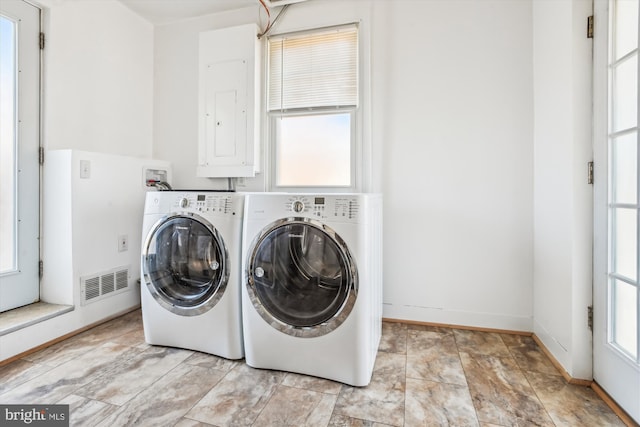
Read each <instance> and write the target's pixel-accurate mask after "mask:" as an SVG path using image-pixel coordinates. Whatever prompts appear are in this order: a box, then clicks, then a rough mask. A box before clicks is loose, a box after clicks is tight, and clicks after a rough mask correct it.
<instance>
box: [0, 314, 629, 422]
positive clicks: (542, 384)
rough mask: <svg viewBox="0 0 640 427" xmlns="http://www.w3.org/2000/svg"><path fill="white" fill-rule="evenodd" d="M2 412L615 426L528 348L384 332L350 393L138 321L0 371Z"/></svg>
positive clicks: (513, 341)
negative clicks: (159, 340) (31, 407)
mask: <svg viewBox="0 0 640 427" xmlns="http://www.w3.org/2000/svg"><path fill="white" fill-rule="evenodd" d="M0 403H27V404H28V403H33V404H39V403H45V404H46V403H62V404H69V405H70V410H71V425H73V426H92V427H93V426H105V427H113V426H130V425H131V426H133V425H135V426H177V427H195V426H220V427H222V426H296V427H297V426H447V425H448V426H481V427H492V426H554V425H555V426H621V425H624V424H623V423H622V422H621V421H620V419H619V418H617V417H616V415H615V414H614V413H613V412H612V411H611V410H610V409H609V407H608V406H607V405H606V404H605V403H604V402H603V401H602V400H601V399H600V398H598V396H597V395H596V394H595V393H594V392H593V391H592V390H591V389H590V388H586V387H581V386H573V385H569V384H567V383H566V382H565V381H564V380H563V378H562V376H560V374H559V373H558V372H557V371H556V369H555V368H554V366H553V365H552V364H551V363H550V362H549V360H548V359H547V358H546V356H545V355H544V354H543V353H542V352H541V351H540V349H539V348H538V347H537V345H536V344H535V342H534V341H533V340H532V339H531V338H529V337H523V336H516V335H506V334H497V333H486V332H476V331H467V330H458V329H447V328H437V327H428V326H414V325H406V324H401V323H386V322H385V323H384V324H383V337H382V342H381V344H380V350H379V352H378V357H377V360H376V365H375V370H374V374H373V379H372V381H371V384H370V385H369V386H367V387H364V388H355V387H350V386H346V385H343V384H339V383H335V382H332V381H328V380H323V379H319V378H312V377H307V376H304V375H297V374H291V373H286V372H276V371H267V370H257V369H253V368H250V367H248V366H247V365H246V364H245V363H244V362H243V361H230V360H225V359H221V358H218V357H215V356H212V355H208V354H203V353H198V352H194V351H189V350H181V349H175V348H163V347H154V346H149V345H147V344H146V343H145V342H144V335H143V331H142V318H141V313H140V311H139V310H137V311H134V312H132V313H129V314H127V315H124V316H122V317H119V318H117V319H115V320H112V321H110V322H108V323H105V324H102V325H100V326H97V327H95V328H93V329H91V330H89V331H86V332H84V333H82V334H79V335H76V336H74V337H72V338H69V339H67V340H65V341H62V342H60V343H57V344H55V345H52V346H50V347H48V348H45V349H43V350H41V351H39V352H37V353H33V354H30V355H28V356H25V357H23V358H22V359H19V360H17V361H14V362H12V363H10V364H8V365H5V366H2V367H0Z"/></svg>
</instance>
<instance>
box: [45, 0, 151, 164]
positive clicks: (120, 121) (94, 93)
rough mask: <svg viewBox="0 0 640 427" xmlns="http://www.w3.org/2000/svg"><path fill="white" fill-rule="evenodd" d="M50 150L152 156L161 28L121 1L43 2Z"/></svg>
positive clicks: (68, 0) (46, 143) (46, 142)
mask: <svg viewBox="0 0 640 427" xmlns="http://www.w3.org/2000/svg"><path fill="white" fill-rule="evenodd" d="M38 3H39V4H41V6H42V7H43V23H44V25H43V29H44V31H45V33H46V39H47V41H46V48H45V50H44V52H43V55H44V75H43V82H44V115H43V120H44V123H43V144H44V146H45V147H46V148H47V149H50V150H55V149H63V148H72V149H78V150H87V151H96V152H104V153H113V154H122V155H129V156H139V157H149V156H150V155H151V145H152V116H153V26H152V25H151V24H150V23H148V22H147V21H145V20H143V19H142V18H140V17H139V16H137V15H135V14H134V13H133V12H131V11H130V10H129V9H127V8H126V7H125V6H123V5H122V4H121V3H120V2H118V1H115V0H82V1H75V0H40V1H39V2H38Z"/></svg>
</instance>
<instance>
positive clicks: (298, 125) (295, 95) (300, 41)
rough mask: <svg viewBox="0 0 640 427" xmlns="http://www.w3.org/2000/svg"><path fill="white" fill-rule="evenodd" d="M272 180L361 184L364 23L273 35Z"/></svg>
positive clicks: (285, 184)
mask: <svg viewBox="0 0 640 427" xmlns="http://www.w3.org/2000/svg"><path fill="white" fill-rule="evenodd" d="M268 55H269V58H268V60H269V75H268V91H269V93H268V105H267V110H268V114H269V117H270V126H271V170H272V172H271V182H272V185H271V187H272V188H273V189H280V190H281V189H289V188H291V189H295V188H300V187H314V188H327V189H343V190H345V191H349V190H355V189H356V187H357V185H356V184H357V183H356V181H357V177H356V164H357V162H356V156H357V149H356V148H357V144H356V139H357V133H356V128H357V122H358V114H357V108H358V97H359V90H358V69H359V67H358V28H357V27H356V26H355V25H348V26H341V27H332V28H326V29H322V30H317V31H313V32H304V33H295V34H285V35H279V36H274V37H271V38H270V39H269V51H268Z"/></svg>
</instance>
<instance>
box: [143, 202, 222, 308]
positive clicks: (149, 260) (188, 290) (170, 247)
mask: <svg viewBox="0 0 640 427" xmlns="http://www.w3.org/2000/svg"><path fill="white" fill-rule="evenodd" d="M228 258H229V257H228V253H227V250H226V247H225V245H224V241H223V240H222V237H221V236H220V234H219V233H218V231H217V230H216V229H215V228H214V227H213V226H212V225H211V223H209V222H208V221H207V220H205V219H204V218H202V217H200V216H198V215H195V214H185V215H169V216H167V217H165V218H163V219H161V220H160V221H158V222H157V223H156V224H155V225H154V226H153V227H152V229H151V231H150V232H149V234H148V236H147V238H146V241H145V243H144V247H143V248H142V266H143V274H144V281H145V285H146V286H147V288H148V289H149V291H150V293H151V295H152V296H153V297H154V299H155V300H156V301H157V302H158V303H159V304H160V305H161V306H162V307H164V308H166V309H167V310H169V311H171V312H172V313H176V314H179V315H182V316H196V315H199V314H202V313H204V312H206V311H208V310H210V309H211V308H212V307H213V306H215V305H216V304H217V302H218V301H219V300H220V298H221V297H222V295H223V294H224V291H225V288H226V286H227V281H228V279H229V267H228V265H229V260H228Z"/></svg>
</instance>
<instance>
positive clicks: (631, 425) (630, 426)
mask: <svg viewBox="0 0 640 427" xmlns="http://www.w3.org/2000/svg"><path fill="white" fill-rule="evenodd" d="M591 388H592V389H593V391H595V393H596V394H597V395H598V396H599V397H600V399H602V400H604V402H605V403H606V404H607V405H608V406H609V408H611V410H612V411H613V412H615V414H616V415H617V416H618V417H619V418H620V419H621V420H622V422H623V423H625V424H626V425H627V427H640V426H638V423H636V422H635V421H634V420H633V419H632V418H631V417H630V416H629V415H628V414H627V413H626V412H625V411H624V409H622V408H621V407H620V406H618V404H617V403H616V401H615V400H613V399H612V398H611V396H609V394H607V392H606V391H604V390H603V389H602V388H601V387H600V386H599V385H598V383H596V382H595V381H592V382H591Z"/></svg>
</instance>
